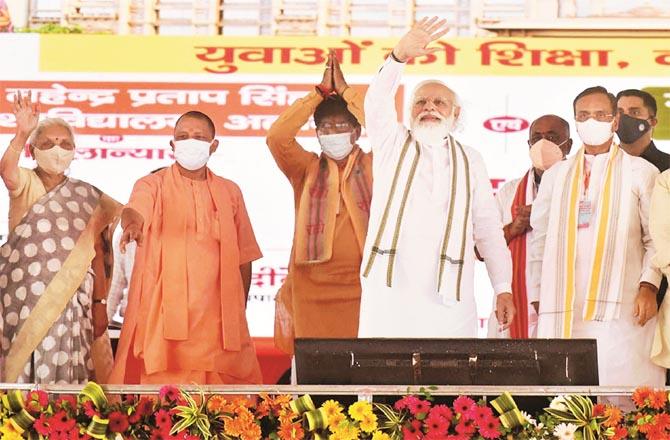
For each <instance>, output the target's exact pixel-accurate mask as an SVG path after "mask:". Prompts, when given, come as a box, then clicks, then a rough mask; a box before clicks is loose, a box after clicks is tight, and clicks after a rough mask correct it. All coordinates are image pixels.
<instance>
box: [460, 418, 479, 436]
mask: <svg viewBox="0 0 670 440" xmlns="http://www.w3.org/2000/svg"><path fill="white" fill-rule="evenodd" d="M475 430H476V428H475V423H474V422H473V421H472V420H469V419H466V418H463V419H461V421H460V422H458V424H457V425H456V432H457V433H459V434H462V435H472V434H474V433H475Z"/></svg>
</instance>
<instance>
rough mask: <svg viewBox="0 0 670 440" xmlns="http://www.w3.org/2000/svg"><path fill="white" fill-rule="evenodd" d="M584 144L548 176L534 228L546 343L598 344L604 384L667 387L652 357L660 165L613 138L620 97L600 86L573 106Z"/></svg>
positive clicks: (535, 294) (534, 282) (535, 277)
mask: <svg viewBox="0 0 670 440" xmlns="http://www.w3.org/2000/svg"><path fill="white" fill-rule="evenodd" d="M573 108H574V114H575V121H576V125H577V133H578V134H579V137H580V138H581V140H582V143H583V147H582V148H580V149H579V151H578V152H577V154H576V155H574V156H572V157H570V158H568V159H567V160H565V161H562V162H560V163H558V164H556V165H555V166H553V167H552V168H551V169H549V170H547V171H546V172H545V173H544V175H543V177H542V184H541V185H540V189H539V191H538V194H537V198H536V199H535V202H534V203H533V211H532V213H531V218H530V223H531V226H532V228H533V239H532V241H531V244H530V258H529V264H530V265H531V272H530V273H531V281H530V283H529V285H528V295H529V300H530V301H531V302H533V301H538V300H539V302H540V307H539V315H540V316H539V320H538V331H537V336H538V337H539V338H593V339H596V340H597V341H598V373H599V379H600V385H622V386H638V385H643V384H646V385H655V386H662V385H663V383H664V379H665V377H664V369H663V368H660V367H658V366H656V365H654V364H653V363H652V362H651V359H650V352H651V344H652V338H653V336H654V325H655V322H656V318H655V315H656V311H657V310H656V292H657V290H658V285H659V283H660V281H661V273H660V272H659V270H658V269H656V268H654V267H653V266H652V262H651V259H652V257H653V255H654V245H653V243H652V240H651V237H650V235H649V201H650V198H651V191H652V188H653V186H654V179H655V177H656V175H657V174H658V170H657V169H656V167H654V166H653V165H651V164H650V163H649V162H647V161H646V160H644V159H642V158H640V157H634V156H630V155H628V154H627V153H626V152H625V151H624V150H623V149H621V148H620V147H619V146H618V145H617V144H616V143H615V142H614V140H613V136H614V132H615V131H616V129H617V126H618V123H619V115H618V114H617V107H616V99H615V98H614V96H613V95H612V94H610V93H608V92H607V90H606V89H604V88H603V87H591V88H588V89H586V90H584V91H583V92H581V93H580V94H579V95H577V97H576V98H575V100H574V103H573Z"/></svg>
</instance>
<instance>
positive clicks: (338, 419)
mask: <svg viewBox="0 0 670 440" xmlns="http://www.w3.org/2000/svg"><path fill="white" fill-rule="evenodd" d="M345 420H346V417H345V416H344V414H342V413H341V412H339V413H335V414H333V415H332V416H328V427H329V428H330V430H331V431H333V432H337V430H338V428H339V426H340V424H341V423H342V422H344V421H345Z"/></svg>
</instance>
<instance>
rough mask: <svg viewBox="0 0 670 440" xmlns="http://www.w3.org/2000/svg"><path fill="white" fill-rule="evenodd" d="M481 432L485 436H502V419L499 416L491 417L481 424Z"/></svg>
mask: <svg viewBox="0 0 670 440" xmlns="http://www.w3.org/2000/svg"><path fill="white" fill-rule="evenodd" d="M479 434H481V436H482V437H484V438H498V437H500V420H498V418H497V417H489V418H488V419H486V420H485V421H484V423H480V424H479Z"/></svg>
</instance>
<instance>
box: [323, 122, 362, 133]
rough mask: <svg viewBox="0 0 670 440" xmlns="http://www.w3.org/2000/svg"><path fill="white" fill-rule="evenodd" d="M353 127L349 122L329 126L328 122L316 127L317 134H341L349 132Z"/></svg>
mask: <svg viewBox="0 0 670 440" xmlns="http://www.w3.org/2000/svg"><path fill="white" fill-rule="evenodd" d="M352 127H353V125H351V123H350V122H338V123H335V124H331V123H330V122H324V123H323V124H321V125H319V126H318V127H316V131H317V132H326V131H337V132H343V131H347V130H350V129H351V128H352Z"/></svg>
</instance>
